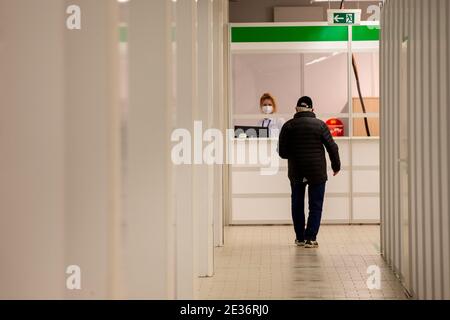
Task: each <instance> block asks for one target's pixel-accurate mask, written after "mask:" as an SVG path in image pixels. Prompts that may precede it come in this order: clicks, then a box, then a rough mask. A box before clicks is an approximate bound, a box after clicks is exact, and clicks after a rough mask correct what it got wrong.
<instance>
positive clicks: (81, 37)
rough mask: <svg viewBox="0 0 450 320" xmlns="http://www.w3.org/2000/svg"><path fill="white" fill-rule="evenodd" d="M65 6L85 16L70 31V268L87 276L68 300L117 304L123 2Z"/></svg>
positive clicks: (79, 1) (72, 0) (71, 0)
mask: <svg viewBox="0 0 450 320" xmlns="http://www.w3.org/2000/svg"><path fill="white" fill-rule="evenodd" d="M39 2H40V1H39ZM28 3H29V2H28ZM65 3H66V6H69V5H78V6H79V7H80V9H81V30H68V29H66V31H65V48H66V50H65V52H66V55H65V71H66V74H65V78H66V81H65V84H66V86H65V93H66V97H65V99H66V118H65V120H66V131H65V134H66V139H65V147H66V154H65V166H66V170H65V188H66V195H65V200H66V203H65V208H66V210H65V225H66V229H65V230H66V264H68V265H78V266H80V267H81V275H82V282H81V285H82V290H80V291H78V290H74V291H67V297H68V298H84V299H91V298H92V299H99V298H100V299H107V298H114V297H115V296H116V294H117V290H118V288H117V280H118V279H117V277H118V272H119V269H118V263H119V261H118V259H119V254H120V253H119V252H118V247H119V242H118V241H119V240H120V238H119V237H120V235H119V218H120V217H119V213H120V122H119V85H118V65H119V59H118V43H119V39H118V13H117V2H116V1H114V0H105V1H91V0H67V1H65ZM41 11H43V12H45V10H42V9H38V10H37V12H41ZM63 12H65V8H64V10H63ZM67 16H68V15H67ZM45 37H46V36H45V35H43V36H42V37H40V38H41V39H42V38H45ZM40 64H42V65H44V64H43V63H42V62H40ZM49 64H50V65H51V63H49ZM54 90H55V89H54ZM55 91H56V90H55Z"/></svg>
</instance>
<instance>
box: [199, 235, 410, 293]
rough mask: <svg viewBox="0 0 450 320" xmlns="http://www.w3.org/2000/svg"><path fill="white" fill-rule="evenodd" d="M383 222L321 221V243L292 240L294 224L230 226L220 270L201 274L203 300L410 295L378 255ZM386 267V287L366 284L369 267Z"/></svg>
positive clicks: (220, 250)
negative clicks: (314, 246)
mask: <svg viewBox="0 0 450 320" xmlns="http://www.w3.org/2000/svg"><path fill="white" fill-rule="evenodd" d="M379 232H380V228H379V227H378V226H322V227H321V231H320V235H319V238H318V241H319V244H320V248H318V249H305V248H300V247H297V246H295V245H294V244H293V240H294V238H295V237H294V234H293V227H291V226H235V227H227V228H226V229H225V241H226V244H225V246H224V247H221V248H216V250H215V275H214V277H211V278H201V279H200V283H199V295H198V297H199V298H200V299H226V300H228V299H266V300H271V299H276V300H280V299H283V300H285V299H352V300H353V299H405V298H406V296H405V294H404V293H403V290H402V287H401V285H400V283H399V281H398V280H397V278H396V277H395V276H394V274H393V273H392V272H391V270H390V269H389V268H388V267H387V265H386V264H385V262H384V261H383V259H382V258H381V256H380V254H379V250H380V249H379V243H380V237H379ZM371 265H376V266H378V267H379V268H380V269H381V290H369V289H368V287H367V284H366V282H367V279H368V277H369V274H367V268H368V267H369V266H371Z"/></svg>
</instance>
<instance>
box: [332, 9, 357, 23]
mask: <svg viewBox="0 0 450 320" xmlns="http://www.w3.org/2000/svg"><path fill="white" fill-rule="evenodd" d="M360 22H361V10H359V9H358V10H348V9H347V10H346V9H343V10H335V9H330V10H328V23H329V24H347V25H352V24H359V23H360Z"/></svg>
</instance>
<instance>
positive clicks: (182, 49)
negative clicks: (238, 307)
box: [174, 0, 198, 299]
mask: <svg viewBox="0 0 450 320" xmlns="http://www.w3.org/2000/svg"><path fill="white" fill-rule="evenodd" d="M175 37H176V46H177V53H176V55H177V61H176V77H177V78H176V79H177V81H176V87H177V95H176V111H175V114H174V116H175V119H176V120H175V123H176V125H175V126H176V127H177V128H184V129H187V130H188V131H189V132H190V133H191V135H192V138H194V137H193V121H194V115H195V113H196V112H197V110H198V109H197V107H198V94H197V92H198V88H197V2H196V1H195V0H183V1H177V3H176V36H175ZM193 145H194V144H192V146H193ZM192 151H194V150H192ZM192 156H194V152H192ZM192 158H193V157H192ZM193 172H194V166H193V165H188V164H187V165H181V166H177V167H176V168H175V174H174V177H175V178H174V190H175V219H176V298H177V299H192V298H193V297H194V294H195V293H196V283H197V281H196V279H197V270H196V267H197V265H198V257H197V252H198V248H197V244H196V235H197V232H196V227H197V226H196V222H197V218H196V214H197V213H196V212H195V210H193V207H194V203H195V201H194V192H193V187H194V179H193Z"/></svg>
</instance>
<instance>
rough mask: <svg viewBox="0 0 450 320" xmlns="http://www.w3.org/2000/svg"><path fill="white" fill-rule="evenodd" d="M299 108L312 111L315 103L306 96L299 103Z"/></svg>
mask: <svg viewBox="0 0 450 320" xmlns="http://www.w3.org/2000/svg"><path fill="white" fill-rule="evenodd" d="M297 107H299V108H306V109H312V108H313V102H312V99H311V98H310V97H307V96H304V97H301V98H300V99H299V100H298V102H297Z"/></svg>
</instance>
